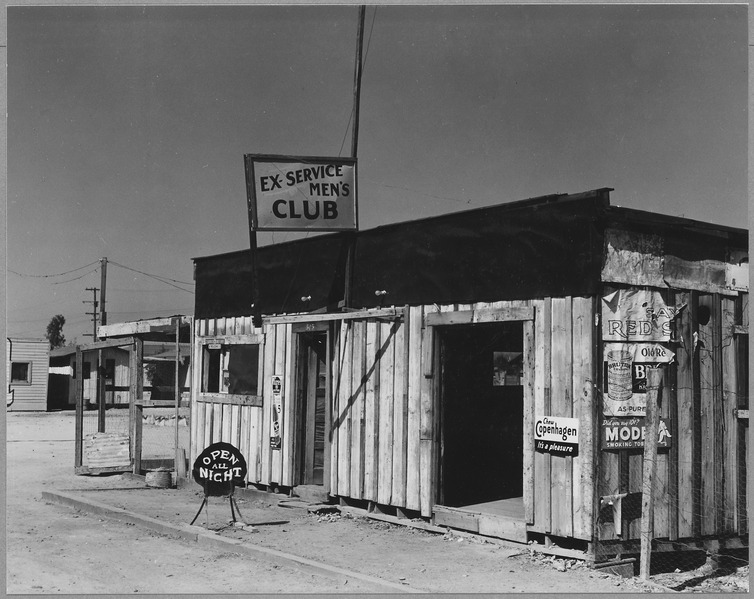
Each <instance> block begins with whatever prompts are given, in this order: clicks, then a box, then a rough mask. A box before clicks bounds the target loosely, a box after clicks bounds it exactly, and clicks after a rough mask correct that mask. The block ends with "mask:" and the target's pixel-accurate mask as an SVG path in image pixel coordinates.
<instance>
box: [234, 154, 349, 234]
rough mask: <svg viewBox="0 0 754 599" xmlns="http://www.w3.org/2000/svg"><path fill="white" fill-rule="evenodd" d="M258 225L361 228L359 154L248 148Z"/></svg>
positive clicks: (254, 224) (249, 188)
mask: <svg viewBox="0 0 754 599" xmlns="http://www.w3.org/2000/svg"><path fill="white" fill-rule="evenodd" d="M244 160H245V166H246V193H247V199H248V204H249V224H250V226H251V229H252V230H254V231H356V230H358V214H357V202H356V160H355V159H352V158H317V157H287V156H268V155H261V154H246V155H245V156H244Z"/></svg>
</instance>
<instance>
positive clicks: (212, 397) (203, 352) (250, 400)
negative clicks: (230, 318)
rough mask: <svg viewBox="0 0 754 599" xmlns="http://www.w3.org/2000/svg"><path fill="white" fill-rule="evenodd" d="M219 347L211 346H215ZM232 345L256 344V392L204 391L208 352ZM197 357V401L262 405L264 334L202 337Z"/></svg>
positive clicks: (207, 368)
mask: <svg viewBox="0 0 754 599" xmlns="http://www.w3.org/2000/svg"><path fill="white" fill-rule="evenodd" d="M217 345H219V346H220V347H211V346H217ZM233 345H256V346H257V347H258V362H257V394H256V395H249V394H241V393H228V392H224V391H222V390H218V391H206V389H207V384H208V378H209V360H208V359H207V358H208V357H209V355H210V354H209V352H210V351H211V350H215V349H222V348H224V347H228V346H233ZM199 358H200V377H199V389H198V395H197V398H198V400H199V401H204V402H211V403H220V404H234V405H248V406H260V407H261V406H262V384H263V377H262V370H263V365H264V335H224V336H215V337H204V338H202V339H201V340H200V342H199Z"/></svg>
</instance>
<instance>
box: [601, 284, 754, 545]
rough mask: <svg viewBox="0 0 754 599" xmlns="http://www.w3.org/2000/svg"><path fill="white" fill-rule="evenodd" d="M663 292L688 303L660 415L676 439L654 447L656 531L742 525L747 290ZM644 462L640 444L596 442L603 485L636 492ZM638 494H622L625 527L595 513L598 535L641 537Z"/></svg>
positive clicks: (722, 531) (713, 530)
mask: <svg viewBox="0 0 754 599" xmlns="http://www.w3.org/2000/svg"><path fill="white" fill-rule="evenodd" d="M666 302H667V303H668V304H670V305H676V306H680V305H685V306H686V307H685V308H684V309H683V310H681V312H680V314H679V316H677V317H676V319H675V334H674V338H675V339H676V340H677V342H674V343H671V344H670V345H669V347H670V348H671V349H672V350H673V351H674V352H675V354H676V356H675V363H674V364H671V365H669V366H668V367H666V369H665V376H664V377H663V387H662V400H661V413H660V415H661V416H662V417H664V418H668V419H669V420H670V425H671V427H670V430H671V435H672V445H671V447H670V449H669V450H660V451H659V452H658V459H657V470H656V476H655V482H654V494H655V515H654V537H655V538H660V539H669V540H677V539H690V538H699V537H701V536H722V535H730V534H744V533H746V532H747V515H746V504H745V488H746V453H745V449H746V448H745V443H746V433H747V432H748V394H747V386H748V359H747V358H748V353H747V350H746V346H747V344H748V316H747V314H748V294H741V295H740V296H738V297H736V296H725V295H721V294H717V293H704V292H699V291H683V290H677V291H667V292H666ZM707 314H709V319H708V320H707ZM741 410H745V411H744V412H741ZM642 463H643V450H641V449H638V450H619V451H606V450H600V451H599V455H598V493H599V495H600V496H607V495H614V494H619V493H628V494H637V495H635V498H639V496H638V494H639V493H641V491H642V488H641V481H642ZM636 503H637V502H636V501H633V502H628V505H627V504H626V503H624V505H623V518H622V531H616V530H615V526H614V523H613V522H612V521H610V520H611V519H610V518H607V521H602V522H600V523H598V529H599V532H598V537H599V539H601V540H615V539H618V538H620V539H622V540H631V539H638V538H639V527H640V522H641V513H640V510H637V509H635V508H636ZM632 505H633V508H632ZM619 535H620V536H619Z"/></svg>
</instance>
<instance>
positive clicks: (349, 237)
mask: <svg viewBox="0 0 754 599" xmlns="http://www.w3.org/2000/svg"><path fill="white" fill-rule="evenodd" d="M365 13H366V6H360V7H359V25H358V31H357V36H356V64H355V66H354V76H353V79H354V81H353V127H352V129H351V134H352V135H351V157H352V158H353V159H354V160H355V159H356V155H357V153H358V148H359V108H360V104H361V72H362V66H363V65H362V62H363V60H362V52H363V47H364V16H365ZM357 222H358V219H357ZM346 242H347V243H348V256H347V258H346V272H345V282H344V288H343V307H345V308H350V307H351V300H352V294H353V266H354V264H353V263H354V260H355V259H356V233H355V232H348V233H346Z"/></svg>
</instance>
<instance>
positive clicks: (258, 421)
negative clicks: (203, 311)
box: [190, 317, 274, 483]
mask: <svg viewBox="0 0 754 599" xmlns="http://www.w3.org/2000/svg"><path fill="white" fill-rule="evenodd" d="M261 332H262V330H261V329H256V328H254V327H253V325H252V322H251V317H240V318H218V319H209V320H197V321H195V323H194V331H193V333H194V334H193V344H192V354H191V362H192V364H194V365H195V367H194V368H192V372H191V396H192V402H191V422H190V430H191V448H190V456H191V457H190V464H193V462H194V460H195V459H196V457H197V456H198V455H199V453H201V451H202V450H203V449H204V448H205V447H207V446H208V445H210V444H212V443H215V442H217V441H225V442H228V443H232V444H233V445H235V446H236V447H238V448H239V449H240V450H241V452H242V454H243V455H244V457H245V458H246V462H247V467H248V479H247V480H248V481H249V482H252V483H256V482H260V481H261V480H262V461H263V460H262V456H263V453H264V452H262V451H261V448H262V439H263V435H262V429H263V426H262V410H263V408H261V407H257V406H241V405H231V404H221V403H213V402H210V401H199V400H198V397H199V396H200V390H201V384H202V371H201V364H202V339H203V338H204V337H222V336H224V335H249V334H259V333H261ZM273 335H274V331H273ZM273 339H274V337H273ZM273 345H274V342H273ZM264 358H266V355H264V354H262V356H260V363H261V366H262V367H264V365H265V364H266V362H264ZM273 358H274V354H273ZM265 372H267V370H264V369H263V372H262V377H263V379H262V380H264V381H265V385H266V384H269V382H268V381H267V380H266V379H267V378H269V377H265V376H264V374H265ZM267 447H268V448H269V434H268V436H267ZM267 457H268V458H269V451H268V452H267ZM267 473H268V475H269V464H268V465H267Z"/></svg>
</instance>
